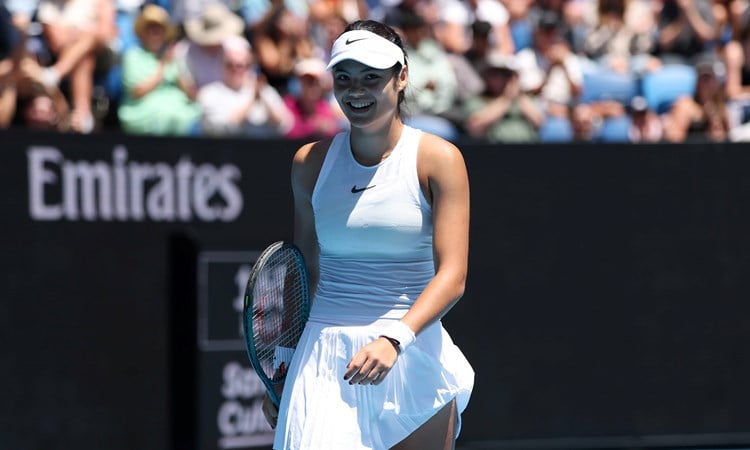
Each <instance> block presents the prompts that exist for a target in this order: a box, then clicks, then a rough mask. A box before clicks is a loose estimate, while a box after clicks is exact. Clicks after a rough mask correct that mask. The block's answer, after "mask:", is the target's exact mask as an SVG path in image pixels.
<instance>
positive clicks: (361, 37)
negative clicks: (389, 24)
mask: <svg viewBox="0 0 750 450" xmlns="http://www.w3.org/2000/svg"><path fill="white" fill-rule="evenodd" d="M347 59H351V60H354V61H357V62H359V63H362V64H364V65H366V66H369V67H372V68H374V69H381V70H382V69H389V68H391V67H393V66H395V65H396V63H401V65H402V66H403V65H405V60H404V51H403V50H401V48H400V47H399V46H398V45H396V44H394V43H393V42H391V41H389V40H388V39H386V38H384V37H382V36H378V35H377V34H375V33H373V32H371V31H367V30H352V31H347V32H346V33H344V34H342V35H341V36H339V37H338V39H336V41H335V42H334V43H333V48H332V49H331V61H330V62H329V63H328V67H327V69H330V68H332V67H333V66H335V65H336V64H338V63H340V62H341V61H344V60H347Z"/></svg>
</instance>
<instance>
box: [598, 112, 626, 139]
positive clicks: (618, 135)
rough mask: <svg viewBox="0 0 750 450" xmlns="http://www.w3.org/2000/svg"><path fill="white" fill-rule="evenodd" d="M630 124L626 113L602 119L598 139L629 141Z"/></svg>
mask: <svg viewBox="0 0 750 450" xmlns="http://www.w3.org/2000/svg"><path fill="white" fill-rule="evenodd" d="M630 124H631V121H630V117H628V116H626V115H623V116H620V117H609V118H607V119H604V123H603V124H602V128H601V130H600V131H599V136H598V140H599V141H602V142H629V141H630V137H629V135H628V133H629V131H630Z"/></svg>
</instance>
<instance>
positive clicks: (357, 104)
mask: <svg viewBox="0 0 750 450" xmlns="http://www.w3.org/2000/svg"><path fill="white" fill-rule="evenodd" d="M349 104H350V105H351V107H352V108H366V107H368V106H370V105H372V102H357V101H354V102H349Z"/></svg>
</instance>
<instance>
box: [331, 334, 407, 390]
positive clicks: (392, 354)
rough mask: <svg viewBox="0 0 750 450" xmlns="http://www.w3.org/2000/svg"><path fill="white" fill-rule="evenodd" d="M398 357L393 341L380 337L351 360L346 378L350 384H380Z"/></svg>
mask: <svg viewBox="0 0 750 450" xmlns="http://www.w3.org/2000/svg"><path fill="white" fill-rule="evenodd" d="M396 359H398V350H396V347H394V345H393V343H391V341H389V340H388V339H386V338H384V337H379V338H378V339H375V340H374V341H372V342H370V343H369V344H367V345H365V346H364V347H362V349H360V350H359V351H358V352H357V353H356V354H355V355H354V357H352V360H351V361H349V364H347V366H346V368H347V371H346V373H345V374H344V380H349V384H374V385H378V384H380V383H381V382H382V381H383V379H384V378H385V376H386V375H387V374H388V372H390V370H391V368H392V367H393V365H394V364H395V363H396Z"/></svg>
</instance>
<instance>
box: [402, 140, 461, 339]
mask: <svg viewBox="0 0 750 450" xmlns="http://www.w3.org/2000/svg"><path fill="white" fill-rule="evenodd" d="M422 141H423V142H422V144H421V145H420V156H419V162H418V167H419V169H418V172H419V173H420V179H423V180H424V181H425V182H426V183H427V188H428V189H429V192H428V194H429V196H428V198H432V211H433V224H434V235H433V251H434V257H435V277H434V278H433V279H432V280H431V281H430V282H429V283H428V284H427V287H426V288H425V289H424V291H422V294H421V295H420V296H419V297H418V298H417V300H416V301H415V302H414V305H412V307H411V309H410V310H409V311H408V312H407V313H406V314H405V315H404V317H403V318H402V319H401V321H402V322H404V323H405V324H406V325H408V326H409V328H411V329H412V331H414V333H415V334H419V332H420V331H422V330H423V329H424V328H425V327H427V326H428V325H430V324H431V323H433V322H435V321H436V320H439V319H440V318H441V317H442V316H443V315H444V314H445V313H447V312H448V310H449V309H450V308H451V307H452V306H453V305H454V304H455V303H456V302H457V301H458V300H459V299H460V298H461V297H462V296H463V293H464V287H465V284H466V273H467V269H468V260H469V178H468V175H467V172H466V166H465V164H464V160H463V156H462V155H461V152H460V151H459V150H458V148H456V147H455V146H454V145H453V144H450V143H449V142H447V141H444V140H443V139H440V138H438V137H435V136H431V135H425V136H424V137H423V139H422ZM423 184H424V183H423Z"/></svg>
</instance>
